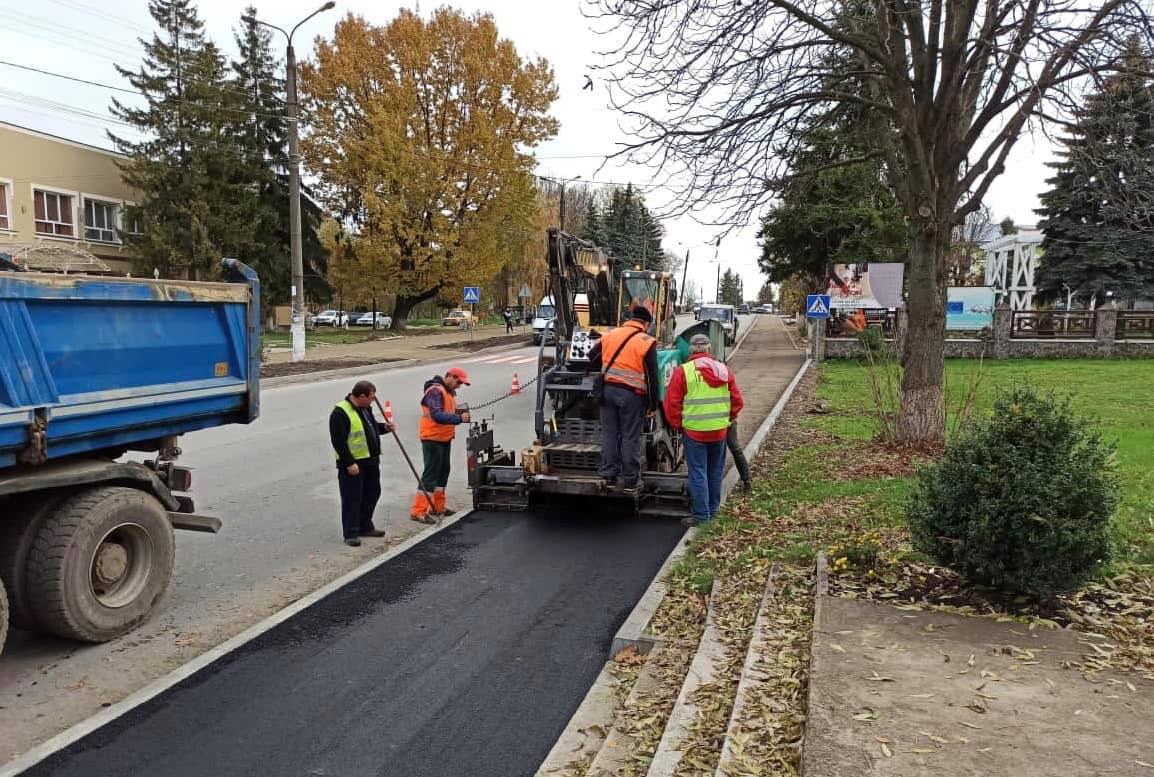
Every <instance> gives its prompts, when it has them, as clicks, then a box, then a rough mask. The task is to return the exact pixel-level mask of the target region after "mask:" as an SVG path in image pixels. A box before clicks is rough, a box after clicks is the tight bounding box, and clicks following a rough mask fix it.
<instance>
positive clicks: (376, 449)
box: [329, 380, 393, 548]
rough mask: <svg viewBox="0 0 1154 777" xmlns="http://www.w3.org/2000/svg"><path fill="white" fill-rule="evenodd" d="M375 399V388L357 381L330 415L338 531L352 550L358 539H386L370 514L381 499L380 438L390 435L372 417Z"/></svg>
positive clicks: (387, 426) (390, 428) (385, 425)
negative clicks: (338, 504) (338, 500)
mask: <svg viewBox="0 0 1154 777" xmlns="http://www.w3.org/2000/svg"><path fill="white" fill-rule="evenodd" d="M376 398H377V387H376V386H374V385H373V384H372V383H370V382H369V381H367V380H362V381H358V382H357V384H356V385H355V386H353V390H352V391H351V392H349V395H348V396H347V397H345V398H344V399H342V400H341V401H340V402H338V403H337V405H336V407H334V408H333V412H332V413H331V414H330V415H329V439H330V440H331V442H332V445H333V454H334V455H335V456H336V461H337V484H338V485H339V487H340V491H341V529H342V530H343V532H344V536H345V544H346V545H349V546H351V547H354V548H356V547H359V546H360V544H361V537H384V536H385V532H384V531H383V530H381V529H378V528H377V527H375V526H374V525H373V512H374V511H375V510H376V509H377V501H378V500H379V499H380V498H381V435H382V434H388V433H389V432H391V431H393V426H392V424H389V423H381V422H380V421H377V419H376V418H374V417H373V402H375V401H376Z"/></svg>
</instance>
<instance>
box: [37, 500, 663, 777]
mask: <svg viewBox="0 0 1154 777" xmlns="http://www.w3.org/2000/svg"><path fill="white" fill-rule="evenodd" d="M592 512H593V511H590V510H585V511H577V510H574V509H571V508H564V507H561V508H557V509H555V510H551V511H550V512H548V513H547V514H546V513H544V512H542V511H537V512H530V513H500V512H474V513H471V514H470V515H468V516H465V517H464V518H463V519H462V520H461V521H459V522H458V523H456V524H454V525H453V526H450V527H447V528H446V529H444V530H443V531H441V532H440V533H438V534H437V535H435V536H433V537H430V538H429V539H428V540H427V541H425V542H422V543H420V544H418V545H415V546H414V547H412V548H410V549H409V550H407V551H405V552H404V553H402V554H400V555H398V556H396V557H395V558H393V559H391V560H389V561H388V562H386V563H385V564H382V565H381V566H379V567H377V568H376V569H374V570H372V571H371V572H369V573H368V574H366V575H364V576H363V577H360V578H358V579H356V580H354V581H353V582H351V583H350V584H349V585H347V586H345V587H343V588H340V589H339V590H337V591H335V592H334V593H332V594H330V595H329V596H327V597H326V598H324V599H322V600H320V601H318V602H316V603H315V604H313V605H312V606H310V607H308V608H306V609H304V610H303V611H301V612H300V613H298V614H297V615H295V616H293V617H292V618H290V619H288V620H286V621H284V622H283V623H280V624H278V625H277V626H275V627H273V628H272V629H270V630H269V631H266V632H265V633H263V634H261V635H260V636H258V637H257V638H256V639H254V640H252V641H251V642H248V643H246V644H245V645H243V646H241V647H240V648H238V649H237V650H235V651H233V652H231V653H229V654H227V655H225V656H223V657H222V658H220V659H218V660H217V661H215V662H214V663H212V664H210V665H208V666H206V667H204V668H203V669H201V670H200V671H198V672H196V673H195V674H193V675H191V676H189V677H187V678H186V679H184V680H183V681H181V682H180V683H178V684H177V685H175V686H173V687H172V688H170V689H168V690H167V691H165V692H163V693H161V694H160V695H158V696H156V697H154V698H152V699H150V700H149V701H147V702H145V703H144V704H142V705H140V706H139V707H136V708H134V709H132V710H130V711H128V712H127V713H125V714H124V715H122V716H121V717H119V718H116V719H115V720H113V721H111V722H109V723H107V724H106V725H104V726H103V727H101V728H99V729H97V730H95V731H93V732H92V733H90V734H88V735H87V736H85V737H84V738H82V739H79V740H77V741H76V742H73V743H72V744H71V745H69V746H68V747H66V748H65V749H63V750H61V751H59V752H57V753H55V754H53V755H51V756H49V757H47V758H46V759H44V760H42V761H41V762H40V763H38V764H36V765H35V766H33V767H31V768H30V769H28V770H27V771H25V772H24V774H25V775H29V776H30V777H33V776H34V777H40V776H46V775H52V776H53V777H66V776H72V775H75V776H76V777H81V776H82V775H83V777H92V775H102V777H129V776H130V775H131V776H132V777H136V776H137V775H148V776H149V777H186V776H187V777H194V776H195V777H201V776H202V775H205V774H211V775H214V777H242V776H243V777H257V776H258V775H259V776H260V777H264V775H270V774H279V775H294V776H295V775H300V776H302V777H304V776H309V777H311V776H313V775H317V776H319V775H326V776H329V775H333V776H335V775H339V776H340V777H361V776H362V775H373V776H381V777H386V776H391V775H398V777H399V776H400V775H404V776H405V777H426V776H427V777H453V776H454V775H469V777H516V776H517V775H532V774H533V773H534V772H535V771H536V768H537V766H538V764H540V762H541V760H542V759H543V758H544V757H545V755H546V754H547V753H548V752H549V749H550V747H552V745H553V743H554V742H555V741H556V739H557V736H558V734H559V733H560V731H561V730H562V729H563V728H564V726H565V724H566V723H567V721H568V720H569V718H570V716H571V715H572V714H573V712H574V710H575V709H576V708H577V705H578V704H579V703H580V702H581V699H582V698H583V697H584V695H585V692H586V691H587V690H588V688H589V686H590V684H591V683H592V682H593V680H594V678H595V677H596V676H597V673H598V672H599V671H600V669H601V667H602V665H603V663H604V662H605V660H606V659H607V657H608V653H609V647H610V643H611V642H612V638H613V634H614V632H615V631H616V630H617V628H618V627H619V626H620V625H621V623H622V622H623V621H624V620H625V618H626V616H627V615H628V614H629V611H630V610H631V608H632V607H633V605H634V604H635V603H636V601H637V600H638V598H639V597H640V596H641V594H642V593H643V592H644V591H645V588H646V586H647V585H648V583H649V582H650V580H651V579H652V578H653V576H654V575H655V574H656V573H657V570H658V569H659V568H660V566H661V564H662V562H663V561H664V559H665V557H666V556H667V555H668V554H669V552H670V550H671V549H672V548H673V546H674V545H675V544H676V542H677V540H678V538H679V537H681V535H682V533H683V531H684V530H683V529H682V528H681V526H680V525H678V524H677V523H676V522H673V521H651V520H650V521H646V520H636V519H633V518H625V517H612V516H607V515H594V514H592Z"/></svg>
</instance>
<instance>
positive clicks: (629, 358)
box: [589, 306, 660, 494]
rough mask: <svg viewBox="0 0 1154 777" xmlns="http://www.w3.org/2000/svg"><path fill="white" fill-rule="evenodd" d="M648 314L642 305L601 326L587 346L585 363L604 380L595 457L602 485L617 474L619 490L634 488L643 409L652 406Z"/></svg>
mask: <svg viewBox="0 0 1154 777" xmlns="http://www.w3.org/2000/svg"><path fill="white" fill-rule="evenodd" d="M652 323H653V314H652V313H650V312H649V310H648V309H647V308H645V307H643V306H639V307H635V308H633V309H632V310H631V311H630V314H629V320H627V321H626V322H625V323H624V324H622V325H621V326H619V327H618V328H616V329H614V330H613V331H611V332H607V333H606V334H605V335H604V336H603V337H602V338H601V339H600V341H598V342H597V344H596V345H594V346H593V348H591V349H590V351H589V364H590V366H591V367H595V368H600V370H601V373H602V379H603V380H604V392H603V394H602V401H601V461H600V466H599V467H598V470H597V472H598V474H599V475H600V476H601V478H602V480H603V481H604V483H605V485H606V487H607V488H615V487H616V486H617V485H618V479H619V478H620V481H621V485H622V488H623V492H624V493H626V494H633V493H636V492H637V490H638V488H639V487H640V478H641V434H642V431H643V430H644V424H645V417H646V415H652V414H653V413H655V412H656V411H657V397H658V390H659V387H660V384H659V383H658V378H657V341H656V340H654V339H653V338H652V337H650V336H649V334H648V333H647V331H646V330H647V329H648V328H649V325H650V324H652Z"/></svg>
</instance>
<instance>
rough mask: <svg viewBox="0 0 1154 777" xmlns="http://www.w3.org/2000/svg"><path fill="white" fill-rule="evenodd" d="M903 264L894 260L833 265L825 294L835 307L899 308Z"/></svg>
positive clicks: (900, 304)
mask: <svg viewBox="0 0 1154 777" xmlns="http://www.w3.org/2000/svg"><path fill="white" fill-rule="evenodd" d="M904 272H905V265H903V264H900V263H897V262H881V263H874V264H835V265H834V266H833V272H832V273H830V276H829V282H828V289H827V291H826V293H828V294H829V297H830V307H831V308H833V309H834V310H858V309H859V308H900V307H901V306H902V277H903V274H904Z"/></svg>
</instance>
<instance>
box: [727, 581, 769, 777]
mask: <svg viewBox="0 0 1154 777" xmlns="http://www.w3.org/2000/svg"><path fill="white" fill-rule="evenodd" d="M778 572H779V568H778V566H777V565H776V564H774V565H773V566H772V567H770V568H769V577H767V578H766V581H765V593H764V594H762V597H761V604H759V605H758V608H757V618H756V619H755V620H754V622H753V635H752V636H751V637H750V639H749V647H748V648H747V649H746V651H745V663H744V664H742V667H741V679H740V680H738V683H737V695H736V696H735V697H734V699H733V711H732V712H731V713H730V714H729V725H727V726H726V728H725V741H724V743H723V744H722V746H721V755H720V757H719V758H718V759H717V771H716V772H715V774H714V777H729V774H728V770H727V768H726V767H727V765H728V764H729V763H730V762H731V761H732V760H733V757H734V753H733V738H734V734H735V733H736V732H737V727H738V725H739V724H740V721H741V716H742V714H743V713H744V712H745V705H746V698H747V697H748V695H749V693H750V692H751V691H752V690H753V688H754V687H755V686H756V685H757V684H758V683H760V682H761V681H762V679H763V678H762V677H759V676H757V674H756V673H755V672H754V668H753V667H754V665H755V664H756V663H757V661H758V659H759V658H760V657H761V655H762V654H763V653H765V652H766V640H767V637H768V634H769V632H770V631H771V630H772V629H773V625H772V624H770V623H768V622H767V620H766V607H768V606H769V602H770V600H772V599H773V598H774V596H776V595H777V588H776V586H775V585H774V583H775V582H776V578H777V574H778Z"/></svg>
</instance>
